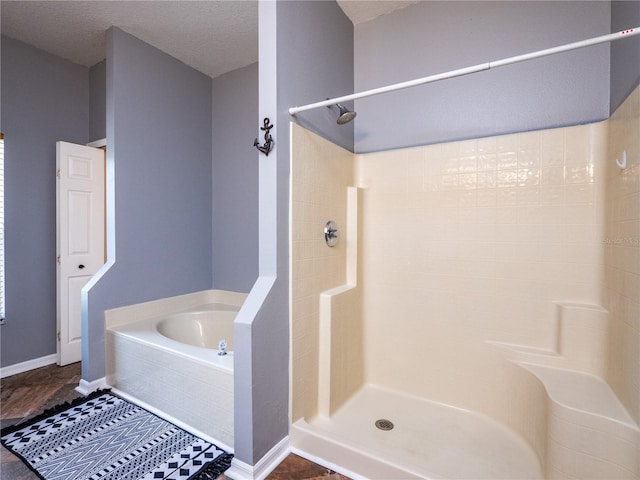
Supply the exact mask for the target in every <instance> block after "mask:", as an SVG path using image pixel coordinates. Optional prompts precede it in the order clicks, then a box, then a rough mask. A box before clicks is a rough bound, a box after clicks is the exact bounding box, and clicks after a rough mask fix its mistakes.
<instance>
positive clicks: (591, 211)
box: [356, 122, 607, 401]
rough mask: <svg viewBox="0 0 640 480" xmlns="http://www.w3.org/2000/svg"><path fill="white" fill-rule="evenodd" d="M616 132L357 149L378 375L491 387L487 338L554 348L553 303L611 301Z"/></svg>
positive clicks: (441, 391)
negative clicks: (608, 238) (608, 158)
mask: <svg viewBox="0 0 640 480" xmlns="http://www.w3.org/2000/svg"><path fill="white" fill-rule="evenodd" d="M606 133H607V125H606V122H603V123H598V124H592V125H584V126H576V127H568V128H559V129H553V130H545V131H536V132H526V133H519V134H513V135H506V136H499V137H488V138H481V139H473V140H468V141H461V142H453V143H447V144H439V145H432V146H426V147H417V148H410V149H404V150H396V151H389V152H380V153H373V154H366V155H359V156H357V159H356V177H357V180H356V181H357V186H358V187H362V188H363V205H362V208H361V212H362V215H363V233H362V247H361V248H362V250H363V253H362V255H363V261H362V270H363V274H362V282H363V285H364V299H363V304H364V318H365V319H366V322H365V338H366V340H365V345H366V347H365V348H366V353H365V355H366V365H367V381H370V382H374V383H380V384H383V385H387V386H390V387H392V388H398V389H400V390H403V391H406V392H409V393H415V394H418V395H425V396H427V397H429V398H433V399H436V400H438V399H441V400H443V401H445V400H446V401H450V400H452V399H455V398H460V397H461V395H463V396H464V395H465V392H464V389H465V388H467V390H468V388H470V387H471V385H474V388H476V387H477V388H476V390H475V391H476V392H478V393H477V395H478V397H482V389H483V388H484V389H487V388H490V386H489V385H490V383H487V381H488V382H491V381H492V380H495V382H496V384H497V383H498V379H497V378H496V379H487V378H484V379H483V378H482V377H483V375H484V376H485V377H486V376H487V372H490V371H491V370H490V369H489V368H488V367H489V366H490V365H489V363H491V362H492V360H491V358H490V355H491V354H488V355H489V356H487V355H486V354H485V353H484V352H485V351H486V347H484V346H483V345H484V341H485V340H497V341H502V342H510V343H515V344H523V345H529V346H532V347H537V348H544V349H553V348H554V347H555V346H556V345H555V344H556V341H557V325H556V309H555V306H554V304H553V302H554V301H564V302H576V303H587V304H596V305H598V304H601V303H602V299H601V294H602V292H601V285H602V277H603V270H604V266H603V259H602V252H603V249H602V237H603V234H602V232H603V211H602V210H603V209H602V201H601V200H602V198H603V195H604V193H603V187H604V183H603V182H602V181H601V180H602V178H601V177H602V176H603V175H602V169H603V164H602V162H603V161H604V156H605V155H604V154H605V153H606ZM399 351H408V352H411V359H412V361H411V365H412V366H411V367H410V368H407V363H406V360H405V359H404V358H403V357H405V356H404V355H394V352H399ZM381 352H385V354H381ZM476 353H477V354H478V355H476ZM481 359H482V360H481ZM487 362H489V363H487ZM427 366H428V368H427ZM418 379H419V381H417V380H418ZM476 384H477V385H476ZM465 385H466V386H465ZM483 385H484V386H483ZM447 389H450V390H451V391H453V390H456V392H455V393H452V394H450V395H447V394H446V391H447ZM468 391H469V390H468ZM468 391H467V394H466V395H467V396H468ZM470 391H474V390H470ZM489 396H490V395H489ZM489 396H487V398H489ZM463 398H464V397H463Z"/></svg>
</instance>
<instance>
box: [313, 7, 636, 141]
mask: <svg viewBox="0 0 640 480" xmlns="http://www.w3.org/2000/svg"><path fill="white" fill-rule="evenodd" d="M610 6H611V5H610V2H604V1H598V2H590V1H568V2H562V1H554V2H519V1H514V2H506V1H499V2H487V1H477V2H474V1H472V2H423V3H419V4H416V5H412V6H409V7H407V8H404V9H402V10H398V11H395V12H393V13H391V14H389V15H384V16H382V17H379V18H377V19H375V20H372V21H370V22H367V23H363V24H359V25H357V27H356V29H355V90H356V91H362V90H366V89H369V88H374V87H380V86H384V85H389V84H393V83H397V82H401V81H406V80H412V79H415V78H420V77H423V76H427V75H431V74H436V73H442V72H446V71H449V70H452V69H457V68H462V67H466V66H470V65H476V64H479V63H484V62H488V61H491V60H498V59H501V58H504V57H509V56H513V55H518V54H522V53H527V52H532V51H536V50H539V49H542V48H548V47H553V46H557V45H561V44H565V43H569V42H573V41H578V40H583V39H585V38H589V37H594V36H598V35H603V34H606V33H609V28H610ZM636 72H637V71H636ZM319 95H322V93H321V92H317V93H316V97H315V98H316V99H317V97H318V96H319ZM356 110H357V112H358V117H357V119H356V134H355V135H356V139H355V143H356V151H357V152H370V151H376V150H387V149H393V148H399V147H406V146H413V145H421V144H429V143H437V142H443V141H451V140H458V139H463V138H472V137H482V136H487V135H496V134H502V133H511V132H515V131H525V130H536V129H541V128H549V127H556V126H564V125H572V124H581V123H588V122H592V121H597V120H602V119H605V118H607V116H608V113H609V46H608V45H606V44H604V45H598V46H594V47H590V48H588V49H582V50H578V51H574V52H570V53H564V54H560V55H554V56H551V57H546V58H542V59H538V60H533V61H529V62H525V63H520V64H517V65H511V66H507V67H501V68H498V69H495V70H491V71H488V72H482V73H476V74H473V75H470V76H467V77H461V78H456V79H450V80H444V81H442V82H437V83H433V84H429V85H424V86H420V87H415V88H411V89H407V90H403V91H399V92H395V93H389V94H385V95H381V96H376V97H370V98H367V99H361V100H357V101H356Z"/></svg>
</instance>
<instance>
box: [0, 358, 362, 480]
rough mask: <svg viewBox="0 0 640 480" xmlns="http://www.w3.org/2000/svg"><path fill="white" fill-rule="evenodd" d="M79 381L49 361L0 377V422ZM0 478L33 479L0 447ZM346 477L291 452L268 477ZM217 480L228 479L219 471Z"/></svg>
mask: <svg viewBox="0 0 640 480" xmlns="http://www.w3.org/2000/svg"><path fill="white" fill-rule="evenodd" d="M79 381H80V364H79V363H75V364H72V365H68V366H66V367H58V366H57V365H50V366H48V367H42V368H38V369H36V370H31V371H29V372H25V373H20V374H18V375H12V376H10V377H6V378H3V379H1V380H0V420H1V422H0V425H1V426H2V427H6V426H9V425H13V424H16V423H19V422H22V421H24V420H26V419H28V418H30V417H32V416H34V415H37V414H39V413H40V412H42V411H43V410H46V409H48V408H51V407H54V406H56V405H59V404H61V403H64V402H68V401H70V400H73V399H74V398H76V397H79V396H80V394H79V393H77V392H76V391H75V387H76V386H77V385H78V382H79ZM0 449H1V451H0V478H2V479H3V480H36V479H37V478H38V477H37V476H36V475H35V474H34V473H33V472H31V471H30V470H29V469H28V468H27V467H26V465H24V464H23V463H22V462H21V461H20V460H19V459H18V458H17V457H15V456H14V455H12V454H11V453H10V452H9V451H8V450H6V449H5V448H4V447H0ZM293 479H295V480H349V479H348V478H347V477H345V476H342V475H339V474H337V473H335V472H333V471H331V470H329V469H327V468H325V467H322V466H320V465H317V464H315V463H312V462H310V461H308V460H305V459H304V458H301V457H299V456H297V455H294V454H290V455H289V456H288V457H287V458H285V460H284V461H283V462H282V463H281V464H280V465H278V467H276V469H275V470H274V471H273V472H272V473H271V474H270V475H269V476H268V477H267V480H293ZM218 480H230V479H229V477H226V476H225V475H221V476H220V477H218Z"/></svg>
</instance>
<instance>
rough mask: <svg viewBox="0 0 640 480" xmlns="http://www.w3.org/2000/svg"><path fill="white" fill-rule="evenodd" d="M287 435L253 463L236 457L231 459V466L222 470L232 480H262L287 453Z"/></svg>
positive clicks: (288, 450)
mask: <svg viewBox="0 0 640 480" xmlns="http://www.w3.org/2000/svg"><path fill="white" fill-rule="evenodd" d="M289 452H290V449H289V437H288V436H287V437H284V438H283V439H282V440H280V441H279V442H278V443H277V444H276V445H275V446H274V447H273V448H272V449H271V450H269V451H268V452H267V453H266V455H265V456H264V457H262V458H261V459H260V460H258V462H257V463H256V464H255V465H249V464H248V463H244V462H241V461H240V460H238V459H237V458H234V459H233V460H232V461H231V467H230V468H229V469H228V470H227V471H226V472H224V474H225V476H227V477H229V478H231V479H232V480H264V479H265V478H266V477H267V475H269V474H270V473H271V472H272V471H273V470H274V469H275V468H276V467H277V466H278V465H279V464H280V463H281V462H282V461H283V460H284V459H285V458H286V457H287V455H289Z"/></svg>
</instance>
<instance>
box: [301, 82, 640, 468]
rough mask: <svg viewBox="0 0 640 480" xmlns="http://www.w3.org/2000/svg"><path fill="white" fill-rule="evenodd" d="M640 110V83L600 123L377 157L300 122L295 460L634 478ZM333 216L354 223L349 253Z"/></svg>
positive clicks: (638, 456) (639, 456) (638, 447)
mask: <svg viewBox="0 0 640 480" xmlns="http://www.w3.org/2000/svg"><path fill="white" fill-rule="evenodd" d="M639 114H640V87H639V88H636V90H635V91H634V92H633V93H632V94H631V95H630V96H629V97H628V98H627V100H626V101H625V102H624V103H623V104H622V105H621V107H620V108H618V110H617V111H616V112H615V113H614V114H613V115H612V116H611V118H610V119H609V120H606V121H604V122H598V123H594V124H587V125H579V126H573V127H565V128H557V129H550V130H541V131H534V132H524V133H518V134H512V135H503V136H497V137H487V138H479V139H470V140H465V141H460V142H452V143H447V144H438V145H429V146H424V147H415V148H407V149H402V150H396V151H385V152H376V153H371V154H362V155H353V154H349V152H346V151H344V150H342V149H340V148H339V147H336V146H335V145H333V144H331V143H330V142H328V141H326V140H323V139H322V138H320V137H318V136H317V135H315V134H313V133H311V132H309V131H307V130H305V129H303V128H302V127H299V126H297V125H294V128H293V141H292V144H293V147H292V148H293V154H292V217H293V223H292V229H293V230H292V239H293V240H292V251H291V261H292V269H291V271H292V282H291V283H292V310H291V335H292V350H291V355H292V360H291V362H292V383H291V388H292V405H291V410H292V427H291V433H290V439H291V445H292V448H293V449H294V451H298V452H299V453H300V454H302V455H306V456H309V457H310V458H314V459H317V460H321V461H322V462H326V464H327V465H329V466H331V467H332V468H335V469H338V470H339V469H340V468H341V469H342V470H341V471H343V472H345V473H347V472H351V473H352V474H353V475H352V476H354V477H356V478H358V477H365V478H372V479H377V478H433V477H438V478H461V477H464V478H540V479H543V478H545V479H551V478H594V479H595V478H599V479H610V478H617V479H629V480H631V479H637V478H639V477H640V428H639V427H638V425H639V424H640V413H639V412H640V393H639V392H640V388H639V384H638V381H637V379H638V378H640V375H639V370H638V369H639V368H640V362H638V358H640V354H639V348H640V347H639V345H640V336H639V332H640V324H639V323H638V322H640V314H639V312H640V306H639V305H640V289H639V288H637V287H638V285H640V280H639V279H640V270H639V269H640V263H639V262H638V258H639V257H638V252H639V251H640V249H638V238H637V237H638V232H640V201H638V199H639V198H640V197H639V196H640V180H639V179H640V150H638V145H640V115H639ZM623 150H624V151H625V152H626V158H627V165H626V168H624V169H621V168H620V166H619V162H616V159H619V158H620V157H621V152H622V151H623ZM351 191H357V205H358V207H357V209H356V210H357V212H356V214H357V215H356V216H357V219H356V220H353V219H352V218H351V217H352V215H353V212H352V211H351V209H350V207H349V198H350V195H352V194H350V193H349V192H351ZM327 219H334V220H336V221H337V223H338V224H343V225H348V224H357V228H355V229H354V230H353V231H352V232H355V235H353V234H350V233H349V232H347V234H346V235H345V236H342V237H341V243H342V245H343V248H342V249H340V244H338V245H337V246H336V247H334V248H333V249H329V248H327V247H326V246H325V245H324V244H323V239H322V236H321V235H319V234H318V231H320V230H321V228H322V226H323V225H324V223H325V222H326V220H327ZM340 219H341V220H340ZM345 222H346V223H345ZM343 231H344V230H343ZM346 245H350V249H348V248H346V247H345V246H346ZM349 252H351V253H352V254H351V255H350V253H349ZM353 252H355V253H353ZM353 262H355V263H356V265H355V266H354V265H353V264H352V263H353ZM354 271H355V272H356V274H355V275H350V273H349V272H354ZM398 405H403V407H402V408H399V409H396V408H395V407H396V406H398ZM445 412H446V413H445ZM424 418H427V419H430V420H429V421H428V422H427V423H425V424H422V423H421V419H424ZM446 419H449V420H450V421H447V420H446ZM380 420H384V422H382V423H383V424H384V425H386V424H387V422H386V420H389V421H390V422H391V423H393V428H392V429H391V430H380V429H379V428H377V427H376V423H377V422H378V421H380ZM478 432H480V434H479V435H478V436H477V437H476V436H474V435H475V433H478ZM456 435H458V436H456ZM432 437H434V438H437V439H440V441H441V442H442V445H448V447H447V448H443V449H442V450H438V445H437V442H435V443H434V444H433V446H432V447H431V448H427V449H425V450H422V449H421V448H420V445H430V443H429V442H430V440H429V439H430V438H432ZM447 439H448V440H447ZM507 445H508V446H507ZM497 451H502V452H503V455H499V454H496V453H495V452H497ZM434 452H438V453H437V454H435V453H434ZM505 452H508V453H505ZM322 462H321V463H322ZM460 464H463V465H460ZM464 468H468V470H464ZM461 469H463V470H461ZM339 471H340V470H339Z"/></svg>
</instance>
